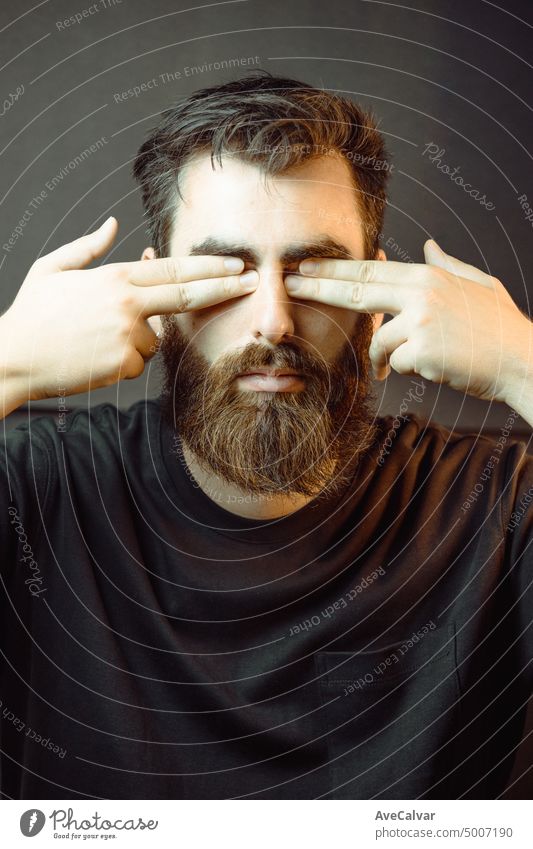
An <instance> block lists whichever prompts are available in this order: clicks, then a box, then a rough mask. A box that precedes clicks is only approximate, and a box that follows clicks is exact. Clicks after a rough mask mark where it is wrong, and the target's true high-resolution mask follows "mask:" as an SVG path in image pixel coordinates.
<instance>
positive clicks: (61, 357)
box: [0, 218, 257, 409]
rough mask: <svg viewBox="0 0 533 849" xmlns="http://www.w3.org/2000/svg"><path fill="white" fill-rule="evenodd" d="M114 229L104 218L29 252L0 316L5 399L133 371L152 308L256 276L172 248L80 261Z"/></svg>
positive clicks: (139, 367)
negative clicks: (53, 246)
mask: <svg viewBox="0 0 533 849" xmlns="http://www.w3.org/2000/svg"><path fill="white" fill-rule="evenodd" d="M116 231H117V221H116V219H114V218H110V219H108V220H107V221H106V222H105V224H104V225H102V227H100V229H99V230H96V231H95V232H94V233H89V234H88V235H86V236H82V237H81V238H79V239H76V240H75V241H73V242H70V243H68V244H66V245H63V246H62V247H60V248H58V249H57V250H55V251H53V252H52V253H50V254H47V255H46V256H43V257H41V258H40V259H38V260H36V262H34V263H33V265H32V266H31V268H30V270H29V272H28V275H27V276H26V279H25V280H24V283H23V284H22V286H21V288H20V290H19V292H18V294H17V296H16V298H15V300H14V302H13V304H12V305H11V307H10V308H9V309H8V310H7V312H5V313H4V314H3V315H2V317H1V318H0V357H1V361H2V362H1V365H2V371H4V369H5V370H6V373H8V374H9V375H10V380H11V383H10V389H9V393H8V394H9V396H10V404H9V406H10V408H11V409H13V408H14V406H13V402H12V401H11V399H12V396H13V395H14V394H16V395H17V400H18V403H17V404H15V406H18V405H19V404H21V403H23V402H24V401H26V400H28V399H29V400H37V399H41V398H52V397H57V396H58V395H72V394H74V393H77V392H84V391H86V390H87V389H95V388H97V387H99V386H108V385H110V384H113V383H116V382H117V381H118V380H121V379H123V378H134V377H138V376H139V375H140V374H141V373H142V371H143V370H144V366H145V362H146V361H147V360H149V359H150V358H151V357H152V356H153V355H154V354H155V353H156V351H157V348H158V343H159V340H158V338H157V336H156V334H155V332H154V330H153V329H152V327H151V325H150V321H149V319H150V317H152V316H159V315H163V314H171V313H177V312H184V311H186V310H197V309H202V308H203V307H208V306H211V305H212V304H218V303H220V302H221V301H225V300H226V299H229V298H236V297H239V296H241V295H245V294H247V293H249V292H251V291H253V289H255V288H256V286H257V272H252V273H251V275H250V274H247V275H246V277H247V278H250V277H251V278H252V279H251V282H250V279H248V282H246V280H243V278H244V277H245V275H239V274H236V271H240V270H242V268H243V267H244V263H243V262H242V260H240V259H236V258H235V259H234V260H233V262H234V267H233V268H231V267H229V268H228V265H226V263H227V260H228V257H215V256H194V257H192V256H191V257H180V258H175V257H170V258H164V259H152V260H140V261H139V262H120V263H112V264H109V265H102V266H100V267H98V268H94V269H88V270H84V271H80V269H82V268H83V267H84V266H86V265H88V264H89V263H90V262H91V261H92V260H94V259H96V258H97V257H99V256H102V255H103V254H104V253H105V252H106V251H108V250H109V248H110V247H111V244H112V243H113V241H114V239H115V236H116ZM151 320H152V321H154V319H151ZM13 381H16V384H17V392H16V393H14V392H13V388H12V387H13ZM4 391H6V390H4Z"/></svg>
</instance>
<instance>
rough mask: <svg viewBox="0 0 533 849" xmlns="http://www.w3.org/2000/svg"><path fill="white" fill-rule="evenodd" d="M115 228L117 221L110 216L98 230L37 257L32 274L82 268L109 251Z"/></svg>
mask: <svg viewBox="0 0 533 849" xmlns="http://www.w3.org/2000/svg"><path fill="white" fill-rule="evenodd" d="M117 227H118V223H117V219H116V218H113V216H111V217H110V218H108V219H107V221H104V223H103V224H102V226H101V227H99V228H98V230H94V232H92V233H87V235H85V236H80V238H79V239H74V241H73V242H67V244H66V245H61V247H59V248H56V250H55V251H51V252H50V253H49V254H46V255H45V256H41V257H39V259H38V260H37V261H36V263H35V269H34V272H38V273H39V274H53V273H54V272H56V271H71V270H73V269H76V268H84V267H85V266H86V265H89V263H90V262H92V261H93V260H95V259H97V258H98V257H100V256H102V255H103V254H105V253H106V252H107V251H108V250H109V249H110V247H111V245H112V244H113V242H114V240H115V236H116V235H117Z"/></svg>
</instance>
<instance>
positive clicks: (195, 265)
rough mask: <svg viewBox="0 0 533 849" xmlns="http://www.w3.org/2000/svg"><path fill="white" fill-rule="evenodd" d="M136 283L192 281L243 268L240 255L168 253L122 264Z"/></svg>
mask: <svg viewBox="0 0 533 849" xmlns="http://www.w3.org/2000/svg"><path fill="white" fill-rule="evenodd" d="M121 265H122V266H123V267H124V268H125V269H126V271H127V273H128V280H129V282H130V283H132V284H133V285H134V286H160V285H162V284H164V283H189V282H190V281H191V280H205V279H208V278H211V277H224V276H226V275H228V276H229V275H230V274H236V273H238V272H240V271H242V269H243V268H244V262H243V261H242V259H239V258H238V257H222V256H180V257H174V256H167V257H163V258H162V259H141V260H139V261H138V262H128V263H121Z"/></svg>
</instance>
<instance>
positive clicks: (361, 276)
mask: <svg viewBox="0 0 533 849" xmlns="http://www.w3.org/2000/svg"><path fill="white" fill-rule="evenodd" d="M298 271H299V273H300V274H303V275H305V276H306V277H308V276H309V277H327V278H329V279H330V280H346V281H350V282H359V283H390V284H394V285H395V286H396V285H397V284H398V283H414V284H416V283H419V282H420V283H423V282H425V281H426V280H427V277H428V272H427V266H426V265H424V264H423V263H415V262H391V261H390V260H387V261H386V262H385V261H384V260H381V259H320V258H318V259H312V260H308V259H305V260H302V262H301V263H300V265H299V267H298Z"/></svg>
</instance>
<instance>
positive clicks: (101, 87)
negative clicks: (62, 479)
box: [0, 0, 533, 798]
mask: <svg viewBox="0 0 533 849" xmlns="http://www.w3.org/2000/svg"><path fill="white" fill-rule="evenodd" d="M34 6H35V7H34ZM33 7H34V8H33ZM90 9H93V12H92V13H89V11H88V10H90ZM83 10H86V11H87V16H86V17H84V18H83V19H82V21H81V22H80V23H75V24H72V25H70V26H68V27H65V26H64V24H61V22H62V21H63V20H64V19H67V18H68V17H69V16H71V15H74V14H76V13H77V12H83ZM0 38H1V39H2V42H1V43H2V48H3V49H2V61H1V62H0V66H1V67H2V88H1V90H2V99H3V98H8V97H9V95H10V94H12V93H15V92H16V90H17V88H18V89H19V90H20V89H21V87H22V86H23V87H24V91H23V93H22V94H21V95H20V96H19V98H18V99H17V100H16V101H15V102H14V103H13V104H12V105H11V106H10V108H8V109H6V108H5V103H4V107H3V111H4V114H3V116H2V117H1V119H0V133H1V137H0V151H1V164H2V167H1V169H0V193H1V198H2V202H1V205H0V215H1V221H0V225H1V226H0V237H1V243H2V245H3V244H4V243H5V242H6V241H7V239H8V238H9V235H10V234H11V232H12V231H13V229H14V227H15V226H16V225H17V224H18V222H19V220H20V219H21V218H22V216H23V215H24V213H25V211H26V210H27V209H28V208H31V207H29V204H30V202H31V201H32V199H33V198H34V197H35V196H36V195H39V194H40V193H41V192H43V190H44V191H45V193H46V194H45V197H44V199H43V200H42V203H40V205H39V206H38V208H35V209H32V213H33V214H32V215H31V217H30V219H29V221H28V222H27V224H26V225H25V227H24V230H23V234H22V236H21V237H20V238H19V239H18V241H17V242H16V245H15V246H14V247H13V248H12V250H11V251H9V252H8V251H6V250H4V248H3V247H0V280H1V287H0V312H3V311H5V309H7V308H8V306H9V305H10V304H11V302H12V300H13V298H14V296H15V294H16V292H17V290H18V288H19V286H20V285H21V283H22V281H23V279H24V277H25V274H26V272H27V270H28V268H29V266H30V265H31V263H32V262H33V261H34V260H35V259H36V258H37V257H38V256H39V255H41V254H45V253H48V252H49V251H51V250H52V249H54V248H55V247H57V246H59V245H61V244H63V243H65V242H67V241H70V240H72V239H74V238H76V237H78V236H80V235H82V234H83V233H86V232H88V231H90V230H93V229H95V228H96V227H98V226H99V225H100V224H101V223H103V221H104V220H105V219H106V218H107V217H108V216H109V215H111V214H112V215H114V216H115V217H116V218H117V219H118V222H119V233H118V237H117V241H116V243H115V246H114V247H113V249H112V251H111V252H110V253H109V255H108V256H107V257H106V259H105V260H104V261H113V262H114V261H123V260H135V259H139V258H140V256H141V253H142V250H143V248H144V247H145V246H146V245H147V244H148V237H147V235H146V232H145V222H144V220H143V214H142V207H141V203H140V197H139V194H138V190H137V187H136V185H135V184H134V183H133V181H132V179H131V177H130V168H131V161H132V159H133V157H134V156H135V153H136V151H137V149H138V147H139V145H140V144H141V142H142V140H143V139H144V136H145V135H146V133H147V132H148V130H149V129H150V128H151V127H152V126H153V125H154V124H155V123H156V122H157V119H158V115H159V113H160V111H161V110H162V109H164V108H166V107H168V106H169V105H170V104H171V103H172V102H175V101H179V100H181V99H183V98H185V97H187V96H188V95H189V94H190V93H191V92H192V91H194V90H195V89H197V88H201V87H205V86H210V85H214V84H216V83H219V82H223V81H226V80H228V79H232V78H235V77H236V76H239V75H241V74H245V73H246V72H247V69H253V68H263V69H267V70H269V71H271V72H272V73H279V74H283V75H286V76H291V77H294V78H296V79H301V80H303V81H305V82H308V83H310V84H313V85H316V86H318V87H323V88H326V89H329V90H335V91H338V92H339V93H342V94H344V95H347V96H350V97H353V98H355V99H356V100H358V101H359V102H361V104H362V105H363V106H365V107H372V108H373V109H374V112H375V113H376V114H377V115H378V116H379V118H380V121H381V123H380V129H381V131H382V132H383V134H384V135H385V138H386V141H387V145H388V147H389V149H390V151H391V152H392V154H393V162H394V165H395V167H394V170H393V176H392V180H391V182H390V196H389V208H388V210H387V214H386V220H385V229H384V233H383V238H382V247H383V248H384V249H385V251H386V253H387V255H388V258H389V259H391V260H395V261H399V260H407V259H411V260H413V261H414V262H423V261H424V258H423V252H422V245H423V243H424V241H425V240H426V239H427V238H434V239H436V241H437V242H438V243H439V244H440V245H441V247H442V248H443V249H444V250H445V251H446V252H447V253H449V254H451V255H453V256H456V257H458V258H460V259H462V260H464V261H465V262H468V263H471V264H473V265H475V266H477V267H479V268H482V269H483V270H484V271H486V272H487V273H489V274H493V275H495V276H496V277H498V278H499V279H500V280H502V282H503V283H504V285H505V286H506V287H507V288H508V290H509V291H510V293H511V295H512V296H513V298H514V300H515V302H516V303H517V305H518V306H519V307H520V308H521V309H522V310H524V311H525V312H527V313H528V314H529V315H531V314H532V313H531V308H530V302H529V298H530V297H531V295H532V294H533V285H532V282H531V281H532V279H533V251H532V243H533V222H528V221H527V220H526V218H525V213H524V212H523V210H522V209H521V207H520V203H519V201H518V198H519V196H520V195H522V194H524V193H525V194H526V195H528V201H529V203H530V205H532V206H533V165H532V153H531V150H532V147H531V128H532V96H531V95H532V91H533V87H532V72H531V71H532V63H533V50H532V44H533V2H530V0H509V2H506V3H505V8H503V7H502V8H499V7H498V6H497V5H495V4H493V3H489V2H488V0H471V2H465V0H457V1H455V0H410V2H409V4H405V5H401V4H400V3H399V2H382V0H349V2H347V0H328V2H325V1H324V0H319V2H313V1H312V0H270V2H268V3H266V2H259V0H227V2H214V3H201V2H195V0H186V2H185V0H178V2H171V0H156V2H151V3H149V4H148V3H146V2H142V0H121V2H118V0H96V3H91V2H87V0H76V2H66V0H55V1H54V0H45V2H42V3H40V4H38V5H35V2H28V0H22V2H13V1H12V0H9V2H3V4H2V6H1V7H0ZM251 57H258V58H257V59H255V58H254V59H253V61H252V59H251ZM242 60H244V62H245V63H246V62H247V61H248V64H247V65H246V64H245V65H243V66H242V67H241V68H240V69H239V68H234V69H233V70H231V69H230V70H215V69H212V70H208V69H205V68H204V69H201V66H202V65H205V64H206V63H216V62H229V61H233V62H235V61H242ZM194 67H195V68H196V69H197V70H196V72H194V71H193V70H189V71H187V68H189V69H192V68H194ZM165 74H167V75H168V77H164V81H163V78H162V77H161V76H160V75H165ZM153 78H156V80H157V86H152V88H150V89H149V90H146V91H144V92H142V93H141V94H140V95H139V96H138V97H130V98H127V99H126V100H123V101H119V102H117V99H116V98H115V95H117V94H121V93H122V92H124V91H126V90H127V89H130V88H132V87H133V86H135V85H137V86H140V85H141V84H142V83H147V82H148V81H150V80H152V79H153ZM1 111H2V109H1V108H0V112H1ZM98 139H104V141H103V143H102V146H101V148H100V150H99V151H97V152H95V153H93V154H91V155H90V156H89V157H87V158H86V159H85V161H84V162H83V163H82V164H79V165H78V166H77V167H75V168H70V167H69V162H71V161H72V160H73V158H74V157H75V156H77V155H79V154H80V153H81V152H82V151H83V150H84V149H86V148H88V147H89V146H90V145H91V144H93V143H95V142H96V141H97V140H98ZM429 143H435V144H437V145H438V146H439V148H440V149H444V152H443V153H442V156H441V158H442V162H443V163H445V164H447V165H449V166H450V167H451V168H455V167H456V166H458V167H459V172H458V173H460V174H461V175H462V177H463V179H464V180H465V181H467V182H469V183H471V184H472V186H473V187H475V188H476V189H478V190H479V193H480V195H486V198H487V200H488V201H491V202H492V203H493V204H494V206H495V209H494V210H492V211H489V210H487V209H486V208H485V207H484V206H483V205H481V204H480V202H479V201H478V200H476V199H474V198H471V197H469V195H467V194H466V193H465V192H464V190H463V189H462V188H461V187H459V186H457V185H456V184H455V183H454V182H452V180H451V179H450V177H449V176H446V175H445V174H444V173H442V172H441V171H439V170H438V168H437V167H436V164H433V163H431V162H430V161H429V159H428V156H427V155H424V148H425V146H426V145H428V144H429ZM62 169H63V171H66V174H65V175H64V177H63V179H62V180H61V181H60V183H59V184H58V185H57V186H56V187H55V188H53V189H52V190H49V189H47V187H46V183H47V182H49V181H50V180H52V179H53V178H54V176H55V175H58V174H60V173H61V172H62ZM58 320H59V317H58ZM493 331H494V332H495V331H496V328H490V327H488V328H487V333H489V334H490V333H491V332H493ZM426 383H427V381H426ZM407 386H408V383H407V379H406V378H405V377H401V376H400V375H398V374H396V373H394V372H393V373H392V374H391V376H390V378H389V379H388V380H387V381H386V382H385V383H376V397H377V400H378V404H379V414H385V413H392V414H395V413H396V412H397V411H398V407H399V405H400V403H401V399H402V397H403V395H404V393H405V391H406V387H407ZM158 387H159V378H158V369H157V358H156V359H155V360H154V361H152V363H151V364H150V367H149V368H147V369H146V371H145V374H144V375H143V376H142V377H141V378H139V379H137V380H135V381H125V382H122V383H120V384H118V385H117V386H114V387H110V388H107V389H100V390H96V391H94V392H92V393H91V395H90V397H88V396H86V395H79V396H73V397H71V398H70V399H68V403H69V406H70V408H74V407H78V406H83V405H86V404H87V403H90V404H96V403H101V402H102V401H112V402H113V403H115V404H118V405H119V406H121V407H127V406H129V404H131V403H132V402H133V401H135V400H137V399H138V398H141V397H143V396H144V394H145V393H147V394H148V395H155V394H157V391H158ZM415 406H416V409H415V410H414V412H417V413H419V414H423V415H426V416H428V417H429V418H431V419H433V420H434V421H438V422H441V423H442V424H445V425H446V426H448V427H453V428H454V429H457V430H463V431H472V430H475V431H476V432H487V433H489V434H495V435H497V434H498V433H499V429H500V428H501V427H502V426H503V423H504V422H505V419H506V418H507V416H508V413H509V410H508V408H507V407H506V406H505V405H503V404H490V403H488V402H483V401H478V400H477V399H474V398H472V397H470V396H464V395H462V394H460V393H457V392H454V391H453V390H450V389H447V388H446V387H441V386H438V385H436V384H428V389H427V391H426V392H425V394H424V397H423V400H422V403H421V404H416V405H415ZM31 411H33V415H36V414H39V415H42V414H49V415H54V413H55V412H56V411H57V399H50V400H48V401H44V402H39V403H33V404H32V405H31ZM27 415H28V411H27V409H25V408H21V409H20V410H19V411H17V412H16V413H13V414H12V415H11V416H9V417H8V419H7V421H6V425H7V427H12V426H13V425H14V424H16V423H17V422H18V421H20V420H21V418H26V416H27ZM512 438H524V439H525V440H527V441H528V442H529V440H530V439H531V428H530V427H528V426H527V424H526V423H525V422H523V421H521V420H518V421H517V422H516V424H515V425H514V427H513V429H512ZM528 447H529V448H531V446H530V445H528ZM531 713H532V712H531V711H530V714H531ZM529 729H533V724H532V723H531V722H530V723H529V725H528V733H530V731H529ZM531 749H532V747H531V746H530V747H529V751H528V749H527V748H526V747H524V746H523V747H522V750H521V752H520V753H519V757H518V761H517V766H516V768H515V773H514V776H513V787H512V789H511V790H510V791H509V798H527V797H528V795H531V788H532V786H533V780H532V779H531V778H530V779H529V780H528V777H527V776H526V777H525V778H522V780H518V781H516V782H515V779H516V778H518V777H519V776H520V774H521V773H523V772H524V771H527V770H528V769H529V770H530V769H531V766H532V765H533V752H532V751H531ZM529 775H530V776H531V772H529Z"/></svg>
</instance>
